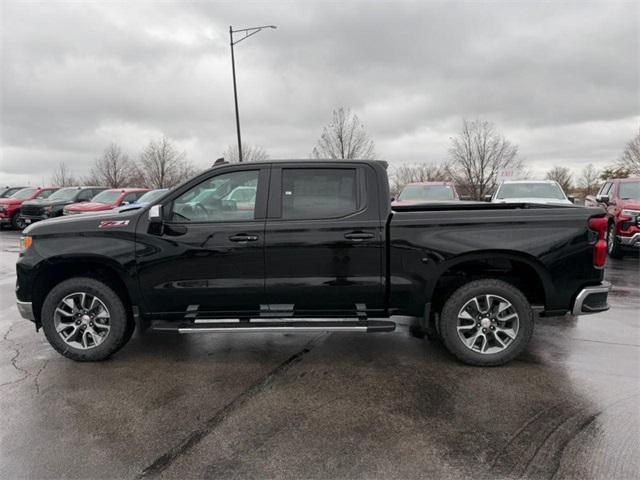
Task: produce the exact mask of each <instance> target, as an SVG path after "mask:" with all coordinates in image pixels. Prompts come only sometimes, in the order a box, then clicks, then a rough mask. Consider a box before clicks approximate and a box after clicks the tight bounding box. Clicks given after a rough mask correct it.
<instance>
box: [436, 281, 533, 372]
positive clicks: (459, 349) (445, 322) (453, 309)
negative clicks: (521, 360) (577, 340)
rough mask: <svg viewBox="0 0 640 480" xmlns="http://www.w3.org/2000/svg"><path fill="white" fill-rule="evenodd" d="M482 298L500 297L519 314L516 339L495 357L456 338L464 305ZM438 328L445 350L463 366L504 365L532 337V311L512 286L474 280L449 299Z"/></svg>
mask: <svg viewBox="0 0 640 480" xmlns="http://www.w3.org/2000/svg"><path fill="white" fill-rule="evenodd" d="M482 295H497V296H500V297H502V298H503V299H505V300H507V301H508V302H509V303H511V306H512V308H513V309H514V311H515V313H517V314H518V323H519V326H518V331H517V333H516V334H515V338H514V339H513V340H511V341H510V342H509V343H507V345H506V347H505V348H504V349H503V350H502V351H499V352H496V353H480V352H477V351H475V350H472V349H471V348H470V347H468V346H467V345H466V344H465V343H463V340H462V339H461V338H460V336H459V335H458V328H457V327H458V314H459V312H460V311H461V310H462V308H463V307H464V306H465V304H467V302H469V301H471V300H473V299H474V298H475V297H478V296H482ZM439 326H440V335H441V336H442V341H443V342H444V345H445V347H446V348H447V350H449V352H451V353H452V354H453V355H455V356H456V357H457V358H458V359H459V360H461V361H462V362H464V363H466V364H468V365H477V366H496V365H503V364H505V363H507V362H509V361H510V360H512V359H514V358H515V357H517V356H518V355H520V354H521V353H522V352H523V351H524V349H525V348H526V347H527V345H528V343H529V340H530V339H531V335H532V334H533V310H532V309H531V305H530V304H529V301H528V300H527V298H526V297H525V296H524V295H523V293H522V292H521V291H520V290H518V289H517V288H515V287H514V286H513V285H511V284H509V283H507V282H503V281H502V280H494V279H486V280H475V281H472V282H469V283H467V284H465V285H463V286H462V287H460V288H459V289H458V290H456V291H455V292H454V293H453V294H452V295H451V297H449V299H448V300H447V301H446V303H445V305H444V308H443V309H442V315H441V317H440V322H439ZM478 328H479V327H478ZM492 328H493V327H492ZM487 330H488V328H487ZM484 341H485V340H484V339H483V342H484Z"/></svg>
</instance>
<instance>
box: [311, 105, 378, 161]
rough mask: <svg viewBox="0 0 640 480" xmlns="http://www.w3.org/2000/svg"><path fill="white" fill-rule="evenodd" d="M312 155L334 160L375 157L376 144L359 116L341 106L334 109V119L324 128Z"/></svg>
mask: <svg viewBox="0 0 640 480" xmlns="http://www.w3.org/2000/svg"><path fill="white" fill-rule="evenodd" d="M311 156H312V157H313V158H319V159H321V158H329V159H332V160H354V159H374V158H375V157H376V153H375V144H374V143H373V140H371V138H370V137H369V134H368V133H367V131H366V129H365V128H364V125H363V124H362V123H361V122H360V119H359V118H358V116H357V115H355V114H353V113H351V110H349V109H344V108H342V107H341V108H339V109H338V110H334V111H333V119H332V120H331V122H330V123H329V125H327V126H326V127H324V129H323V130H322V135H320V139H319V140H318V143H317V144H316V146H315V147H314V148H313V151H312V152H311Z"/></svg>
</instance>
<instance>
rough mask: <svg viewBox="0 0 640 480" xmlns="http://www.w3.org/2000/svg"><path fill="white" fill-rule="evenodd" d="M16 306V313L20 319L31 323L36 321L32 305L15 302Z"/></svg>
mask: <svg viewBox="0 0 640 480" xmlns="http://www.w3.org/2000/svg"><path fill="white" fill-rule="evenodd" d="M16 305H17V306H18V312H19V313H20V316H21V317H22V318H25V319H27V320H31V321H32V322H35V321H36V316H35V315H34V314H33V303H31V302H21V301H20V300H16Z"/></svg>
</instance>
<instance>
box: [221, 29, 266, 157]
mask: <svg viewBox="0 0 640 480" xmlns="http://www.w3.org/2000/svg"><path fill="white" fill-rule="evenodd" d="M265 28H277V27H276V26H275V25H263V26H261V27H251V28H242V29H240V30H234V29H233V27H232V26H231V25H229V40H230V42H229V43H230V45H231V70H232V72H233V99H234V102H235V105H236V132H237V133H238V160H239V161H240V162H242V140H241V138H240V114H239V113H238V87H237V86H236V60H235V57H234V55H233V46H234V45H235V44H237V43H240V42H241V41H243V40H246V39H247V38H249V37H250V36H251V35H255V34H256V33H258V32H259V31H260V30H262V29H265ZM234 33H244V36H243V37H242V38H240V39H239V40H236V41H235V42H234V41H233V34H234Z"/></svg>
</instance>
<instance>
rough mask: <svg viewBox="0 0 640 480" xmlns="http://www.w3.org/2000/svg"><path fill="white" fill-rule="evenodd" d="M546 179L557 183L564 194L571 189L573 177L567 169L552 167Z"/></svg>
mask: <svg viewBox="0 0 640 480" xmlns="http://www.w3.org/2000/svg"><path fill="white" fill-rule="evenodd" d="M546 179H547V180H555V181H556V182H558V183H559V184H560V186H561V187H562V190H563V191H564V192H569V191H571V189H572V188H573V177H572V175H571V170H569V169H568V168H567V167H553V168H552V169H551V170H549V171H548V172H547V175H546Z"/></svg>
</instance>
